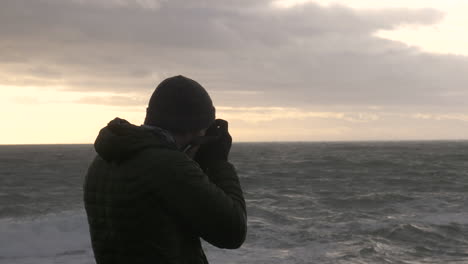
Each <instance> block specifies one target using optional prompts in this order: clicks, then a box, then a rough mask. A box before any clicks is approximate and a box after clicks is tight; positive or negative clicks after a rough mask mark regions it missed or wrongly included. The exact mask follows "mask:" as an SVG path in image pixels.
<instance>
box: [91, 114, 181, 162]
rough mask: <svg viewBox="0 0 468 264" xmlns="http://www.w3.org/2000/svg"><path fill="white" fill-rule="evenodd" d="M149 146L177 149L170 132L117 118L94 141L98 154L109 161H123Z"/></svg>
mask: <svg viewBox="0 0 468 264" xmlns="http://www.w3.org/2000/svg"><path fill="white" fill-rule="evenodd" d="M147 148H168V149H175V150H176V149H177V146H176V144H175V141H174V139H173V138H172V136H171V135H170V134H169V132H167V131H165V130H163V129H160V128H157V127H145V126H135V125H132V124H130V123H129V122H128V121H126V120H124V119H120V118H115V119H114V120H112V121H110V122H109V124H107V126H106V127H104V128H103V129H101V131H100V132H99V135H98V136H97V138H96V141H95V142H94V149H95V150H96V152H97V153H98V155H99V156H100V157H101V158H102V159H104V160H105V161H108V162H121V161H124V160H125V159H128V158H131V157H132V156H134V155H135V154H137V153H138V152H140V151H142V150H144V149H147Z"/></svg>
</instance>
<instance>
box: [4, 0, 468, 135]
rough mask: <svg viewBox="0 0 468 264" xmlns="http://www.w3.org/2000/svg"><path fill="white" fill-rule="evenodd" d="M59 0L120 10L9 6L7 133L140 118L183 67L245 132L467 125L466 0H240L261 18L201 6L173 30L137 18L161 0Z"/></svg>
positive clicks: (400, 131) (395, 131) (452, 129)
mask: <svg viewBox="0 0 468 264" xmlns="http://www.w3.org/2000/svg"><path fill="white" fill-rule="evenodd" d="M48 1H49V0H48ZM50 1H51V3H56V4H57V5H60V6H61V8H62V9H63V10H65V11H70V12H71V10H73V8H78V11H77V12H82V10H81V11H80V8H84V7H86V8H90V9H93V10H94V9H95V10H97V11H96V12H102V15H108V16H109V18H108V20H107V22H103V21H102V20H99V19H96V18H94V17H90V20H83V21H78V22H77V24H73V22H70V21H72V20H70V21H66V23H63V25H62V24H60V21H57V22H56V23H55V22H54V24H53V28H52V29H49V28H50V27H51V26H50V25H48V24H47V23H48V22H47V21H46V20H41V19H38V17H39V18H40V17H41V16H42V17H47V15H48V12H52V11H51V10H52V9H53V8H54V5H55V4H51V5H50V6H49V7H46V6H41V4H37V5H35V6H33V7H29V8H31V10H38V12H32V13H34V16H37V17H35V18H31V19H29V18H28V17H27V16H26V17H25V15H24V14H26V13H21V15H22V16H23V17H22V18H17V19H16V18H15V16H11V17H6V16H4V17H6V18H4V20H5V21H3V20H0V22H1V23H3V24H6V23H7V22H8V21H7V19H11V21H9V22H10V24H11V25H12V26H11V29H10V28H8V29H7V28H5V29H4V31H0V33H1V32H4V34H1V35H0V49H1V50H3V52H0V91H1V95H2V96H1V97H0V110H1V112H2V122H1V125H0V131H1V135H2V137H1V138H0V144H58V143H92V142H93V141H94V139H95V137H96V135H97V133H98V131H99V130H100V129H101V128H102V127H103V126H105V125H106V124H107V123H108V122H109V121H110V120H111V119H113V118H114V117H121V118H124V119H127V120H128V121H130V122H132V123H134V124H136V125H140V124H141V123H142V122H143V120H144V116H145V109H146V104H147V101H148V99H149V97H150V96H151V93H152V91H153V89H154V87H155V86H156V85H157V84H158V83H159V82H160V81H161V80H163V79H164V78H166V77H169V76H172V75H176V74H184V75H186V76H188V77H191V78H193V79H195V80H197V81H199V82H200V83H201V84H202V85H203V86H205V88H206V89H207V91H208V92H209V93H210V95H211V97H212V98H213V101H214V103H215V106H216V108H217V117H218V118H224V119H226V120H228V121H229V122H230V129H231V133H232V134H233V137H234V140H235V141H322V140H333V141H335V140H405V139H410V140H413V139H467V138H468V136H466V133H465V131H467V129H468V113H467V112H466V107H465V106H464V105H465V99H467V98H468V92H466V89H465V88H464V87H465V86H466V80H465V79H464V78H465V77H463V76H468V73H467V70H468V62H467V58H468V57H466V56H468V36H467V35H466V34H465V33H466V32H465V31H466V28H467V26H468V17H467V16H466V13H467V12H468V3H467V2H466V1H455V0H454V1H440V0H432V1H428V0H409V1H403V0H391V1H390V0H385V1H371V0H350V1H345V0H338V1H332V0H330V1H328V0H316V1H312V0H309V1H308V0H278V1H273V2H271V3H270V5H266V4H264V6H262V7H263V9H261V8H260V9H256V8H257V6H255V5H254V4H253V3H254V2H255V1H253V2H252V7H249V5H250V4H242V5H241V4H239V8H246V9H249V8H251V9H249V10H253V11H252V12H259V13H258V15H256V16H252V17H251V20H252V21H253V22H252V23H253V24H248V23H245V21H240V20H236V19H237V18H236V15H232V16H227V17H222V16H221V15H220V16H221V18H217V17H215V18H213V20H209V19H210V18H205V17H204V16H198V13H196V12H195V13H193V14H192V13H190V14H191V15H193V16H194V18H193V21H196V22H194V24H192V25H190V24H187V23H185V22H183V23H182V22H181V24H177V21H176V22H174V21H172V22H173V23H174V24H170V25H169V26H168V27H172V28H173V31H172V33H171V31H170V30H167V31H165V30H166V29H165V28H164V27H162V28H158V29H155V30H154V32H148V31H150V30H153V27H152V26H150V25H151V24H148V23H149V22H148V21H150V20H141V21H139V20H138V16H143V15H148V14H150V16H149V17H151V18H155V19H163V18H159V17H158V16H157V15H153V14H158V13H157V12H159V10H160V9H161V8H164V3H160V2H158V1H146V3H147V4H146V5H141V4H138V5H137V8H135V7H132V9H131V10H130V9H129V11H128V12H125V10H126V9H125V8H127V6H129V5H130V4H129V3H130V2H128V1H121V3H122V4H121V5H116V4H115V1H110V0H109V1H106V0H102V1H97V2H96V3H93V2H87V1H81V2H80V1H64V2H54V1H53V0H50ZM127 2H128V3H127ZM124 3H125V4H124ZM132 3H133V2H132ZM138 3H139V2H138ZM166 4H168V3H166ZM3 8H5V9H4V10H7V11H6V12H13V13H14V12H20V11H18V10H20V9H15V8H16V7H14V6H8V5H7V6H4V7H3ZM48 8H51V10H49V9H48ZM112 8H114V9H115V10H117V11H116V12H122V14H125V15H126V16H128V17H126V18H125V19H133V18H135V20H134V24H135V25H136V26H135V28H137V29H139V28H142V32H134V28H131V26H132V25H129V24H125V23H124V24H119V23H120V22H119V19H120V17H119V19H117V18H116V17H114V15H113V14H112V12H109V11H108V10H110V9H112ZM176 8H177V7H175V9H174V10H176ZM194 8H201V9H200V10H204V8H208V7H199V6H196V5H194ZM222 8H225V7H224V6H222ZM0 9H2V4H1V3H0ZM135 10H136V11H135ZM183 10H185V9H183ZM197 10H198V9H197ZM213 10H214V11H213V12H217V11H216V10H218V9H213ZM219 10H221V9H219ZM229 10H230V9H229ZM232 10H235V9H232ZM259 10H260V11H261V10H263V11H261V12H260V11H259ZM131 12H135V13H131ZM139 12H141V14H140V13H139ZM148 12H153V13H148ZM180 12H182V11H180ZM183 12H185V11H183ZM268 12H271V14H273V15H271V16H270V15H269V14H268ZM32 13H31V14H32ZM119 14H120V13H119ZM246 14H247V13H246ZM0 15H1V14H0ZM262 15H265V17H264V18H263V19H258V21H257V20H255V19H256V18H257V17H259V16H260V17H261V16H262ZM270 17H275V19H276V20H277V21H280V22H278V25H277V26H276V27H275V26H270V24H271V23H275V21H276V20H272V21H273V22H272V21H269V20H268V19H269V18H270ZM203 19H207V21H204V20H203ZM2 21H3V22H2ZM36 21H40V22H37V23H36ZM44 21H46V22H44ZM158 21H159V20H158ZM158 21H155V22H154V24H155V25H159V24H158V23H159V22H158ZM246 21H247V20H246ZM265 21H266V22H265ZM172 22H171V23H172ZM40 23H44V24H40ZM106 23H108V24H106ZM112 23H114V24H112ZM138 23H141V24H138ZM145 23H146V24H145ZM196 23H200V25H198V24H196ZM255 23H256V24H255ZM262 23H264V24H262ZM16 26H18V27H17V28H18V29H17V30H16V31H15V30H14V28H15V27H16ZM126 26H128V27H129V28H124V29H121V28H122V27H126ZM146 26H148V27H147V28H144V27H146ZM262 26H263V27H264V28H262ZM28 27H30V29H29V28H28ZM39 27H43V28H44V31H43V33H41V34H42V35H40V34H32V33H31V34H30V33H28V32H29V30H30V31H31V32H39V30H38V28H39ZM190 27H193V28H190ZM198 27H199V28H207V31H206V32H204V31H198V32H199V34H196V33H193V34H194V35H190V37H189V38H185V37H186V36H189V33H187V32H195V31H196V29H199V28H198ZM257 27H258V29H257ZM186 28H187V32H186V33H184V34H185V35H184V34H173V32H179V31H181V30H185V29H186ZM20 29H21V30H24V32H22V31H21V30H20ZM107 31H108V32H107ZM93 34H95V35H93ZM106 34H107V35H106ZM158 34H160V35H161V36H162V37H161V38H160V37H159V35H158ZM88 42H94V43H88ZM166 42H167V43H166ZM218 42H219V43H218ZM394 54H396V55H394ZM439 74H440V75H439ZM394 88H395V89H394Z"/></svg>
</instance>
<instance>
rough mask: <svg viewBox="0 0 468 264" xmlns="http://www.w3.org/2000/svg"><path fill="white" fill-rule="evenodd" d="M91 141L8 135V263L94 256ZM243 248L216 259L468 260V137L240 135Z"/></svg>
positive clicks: (0, 170) (3, 171)
mask: <svg viewBox="0 0 468 264" xmlns="http://www.w3.org/2000/svg"><path fill="white" fill-rule="evenodd" d="M94 155H95V153H94V150H93V147H92V145H37V146H0V264H16V263H17V264H51V263H66V264H75V263H80V264H83V263H85V264H87V263H95V262H94V259H93V253H92V249H91V245H90V238H89V233H88V226H87V222H86V216H85V212H84V208H83V202H82V184H83V178H84V175H85V173H86V170H87V167H88V165H89V163H90V161H91V160H92V159H93V157H94ZM230 157H231V161H232V163H234V164H235V166H236V168H237V170H238V174H239V177H240V181H241V184H242V186H243V189H244V194H245V198H246V202H247V210H248V235H247V239H246V242H245V244H244V245H243V246H242V247H241V248H240V249H238V250H221V249H217V248H214V247H212V246H210V245H209V244H207V243H204V244H203V246H204V248H205V252H206V254H207V257H208V259H209V261H210V263H223V264H230V263H258V264H266V263H268V264H274V263H291V264H299V263H321V264H322V263H323V264H332V263H333V264H334V263H338V264H341V263H343V264H344V263H350V264H351V263H353V264H354V263H355V264H358V263H359V264H362V263H372V264H374V263H375V264H378V263H399V264H400V263H401V264H405V263H407V264H416V263H437V264H440V263H444V264H449V263H468V142H466V141H437V142H354V143H343V142H333V143H331V142H330V143H237V144H234V145H233V148H232V151H231V156H230Z"/></svg>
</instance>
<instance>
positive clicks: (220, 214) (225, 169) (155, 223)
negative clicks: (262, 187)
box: [84, 119, 246, 264]
mask: <svg viewBox="0 0 468 264" xmlns="http://www.w3.org/2000/svg"><path fill="white" fill-rule="evenodd" d="M95 149H96V152H97V153H98V155H97V157H96V158H95V159H94V161H93V162H92V164H91V166H90V167H89V170H88V172H87V175H86V178H85V182H84V203H85V208H86V213H87V216H88V223H89V229H90V233H91V242H92V247H93V251H94V255H95V258H96V262H97V264H107V263H109V264H110V263H112V264H118V263H128V264H138V263H145V264H150V263H155V264H156V263H158V264H166V263H171V264H176V263H177V264H182V263H183V264H189V263H208V262H207V259H206V257H205V254H204V253H203V249H202V247H201V244H200V238H203V239H204V240H205V241H207V242H209V243H210V244H212V245H214V246H216V247H219V248H228V249H235V248H239V247H240V246H241V245H242V243H243V242H244V240H245V235H246V210H245V201H244V198H243V194H242V190H241V186H240V184H239V179H238V177H237V174H236V172H235V169H234V167H233V166H232V165H231V164H230V163H229V162H226V161H216V162H213V164H211V166H210V167H209V168H208V172H207V174H205V173H204V172H203V171H202V170H201V169H200V167H199V166H198V164H197V163H196V162H195V161H193V160H192V159H190V158H189V157H188V156H187V155H185V154H184V153H183V152H181V151H179V150H178V149H177V147H176V145H175V143H174V141H173V140H172V138H171V137H170V136H167V134H165V133H163V131H160V130H159V131H158V130H153V129H148V128H144V127H138V126H134V125H131V124H130V123H128V122H127V121H125V120H122V119H114V120H113V121H111V122H110V123H109V125H108V126H107V127H105V128H103V129H102V130H101V131H100V133H99V136H98V137H97V139H96V142H95Z"/></svg>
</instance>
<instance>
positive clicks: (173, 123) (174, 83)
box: [145, 75, 215, 133]
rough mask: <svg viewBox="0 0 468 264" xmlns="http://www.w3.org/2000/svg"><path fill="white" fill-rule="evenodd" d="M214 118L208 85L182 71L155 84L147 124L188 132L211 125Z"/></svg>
mask: <svg viewBox="0 0 468 264" xmlns="http://www.w3.org/2000/svg"><path fill="white" fill-rule="evenodd" d="M214 120H215V108H214V106H213V102H212V101H211V98H210V96H209V95H208V93H207V92H206V90H205V88H203V87H202V86H201V85H200V84H199V83H198V82H196V81H194V80H192V79H189V78H187V77H184V76H181V75H179V76H174V77H170V78H167V79H165V80H164V81H162V82H161V83H160V84H159V85H158V87H156V90H155V91H154V92H153V95H152V96H151V99H150V101H149V104H148V108H147V110H146V119H145V125H153V126H157V127H160V128H163V129H166V130H169V131H171V132H174V133H186V132H195V131H198V130H201V129H205V128H208V127H209V126H210V125H211V123H213V121H214Z"/></svg>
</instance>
